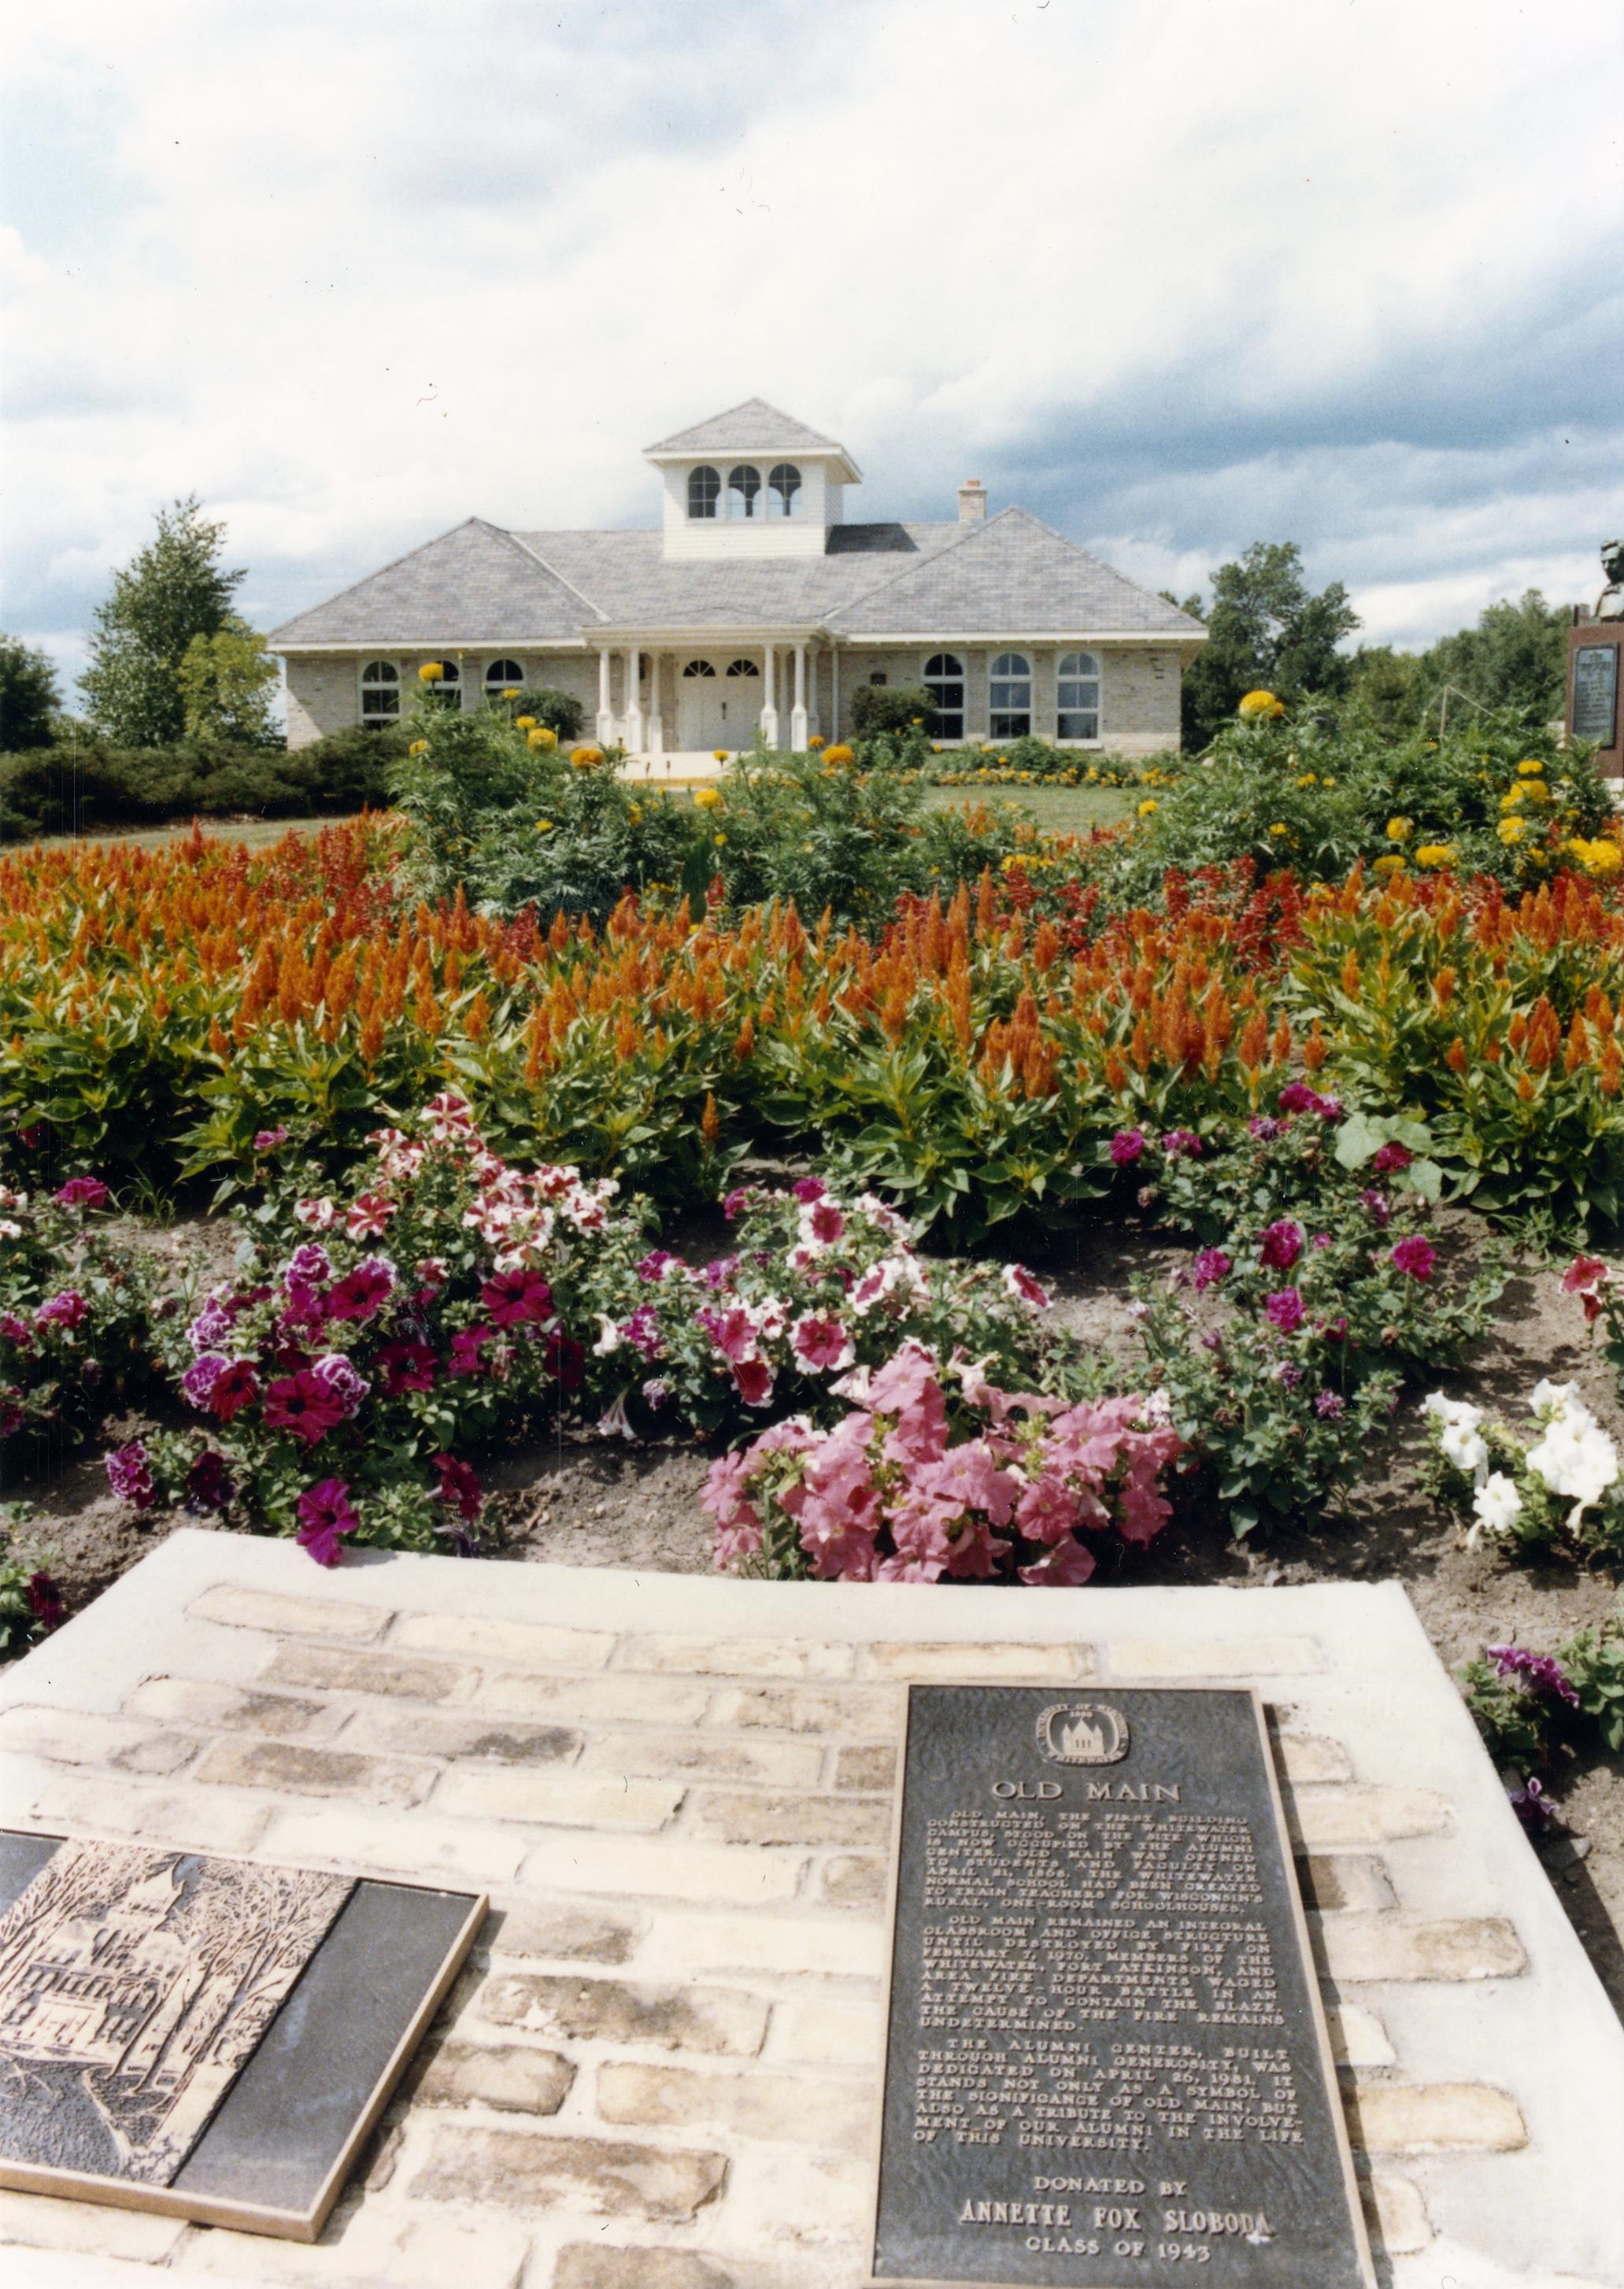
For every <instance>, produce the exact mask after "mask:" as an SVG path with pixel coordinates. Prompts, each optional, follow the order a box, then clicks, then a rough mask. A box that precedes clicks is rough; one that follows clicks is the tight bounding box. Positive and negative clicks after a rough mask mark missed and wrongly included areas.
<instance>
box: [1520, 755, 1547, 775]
mask: <svg viewBox="0 0 1624 2289" xmlns="http://www.w3.org/2000/svg"><path fill="white" fill-rule="evenodd" d="M1516 775H1517V777H1518V778H1520V779H1542V778H1544V777H1545V766H1544V764H1543V763H1536V762H1534V761H1533V759H1532V756H1525V757H1524V760H1523V761H1522V762H1520V763H1519V764H1518V765H1517V767H1516Z"/></svg>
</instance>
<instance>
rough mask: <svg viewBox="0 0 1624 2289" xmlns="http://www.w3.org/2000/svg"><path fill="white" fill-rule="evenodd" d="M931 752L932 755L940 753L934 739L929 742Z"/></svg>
mask: <svg viewBox="0 0 1624 2289" xmlns="http://www.w3.org/2000/svg"><path fill="white" fill-rule="evenodd" d="M931 753H932V754H933V755H940V753H941V749H940V747H939V746H937V745H936V743H935V741H934V740H932V742H931Z"/></svg>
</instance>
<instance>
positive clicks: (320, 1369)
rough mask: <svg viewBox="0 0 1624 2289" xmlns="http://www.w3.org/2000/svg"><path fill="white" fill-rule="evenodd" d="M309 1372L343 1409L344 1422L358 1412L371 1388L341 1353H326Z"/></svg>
mask: <svg viewBox="0 0 1624 2289" xmlns="http://www.w3.org/2000/svg"><path fill="white" fill-rule="evenodd" d="M310 1372H311V1374H312V1375H313V1376H316V1378H317V1379H318V1380H319V1381H320V1382H322V1383H324V1384H325V1385H326V1387H327V1389H328V1390H329V1391H330V1392H332V1396H333V1398H334V1400H336V1401H337V1402H338V1404H339V1405H340V1407H341V1408H343V1410H344V1415H345V1418H346V1420H348V1418H349V1417H350V1416H353V1415H355V1414H356V1413H357V1412H358V1411H359V1409H360V1406H361V1402H362V1400H364V1398H365V1397H366V1394H367V1392H369V1391H370V1390H371V1389H372V1384H370V1383H369V1382H368V1381H367V1379H366V1377H365V1376H364V1375H360V1374H357V1372H356V1369H355V1368H353V1367H352V1366H351V1365H350V1363H349V1361H348V1360H347V1359H346V1358H345V1356H344V1354H343V1352H327V1353H326V1354H325V1356H324V1358H321V1359H318V1360H316V1363H315V1365H314V1366H313V1367H312V1368H311V1369H310Z"/></svg>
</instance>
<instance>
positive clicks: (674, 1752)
mask: <svg viewBox="0 0 1624 2289" xmlns="http://www.w3.org/2000/svg"><path fill="white" fill-rule="evenodd" d="M580 1768H581V1770H582V1771H583V1772H594V1773H604V1772H607V1773H636V1774H639V1775H644V1776H648V1777H657V1776H659V1775H662V1774H667V1773H694V1774H699V1775H703V1776H705V1777H706V1778H707V1779H710V1780H727V1781H760V1782H761V1783H763V1784H764V1786H765V1787H768V1788H816V1786H817V1785H818V1781H819V1778H820V1775H821V1773H822V1770H823V1747H822V1743H820V1742H818V1741H754V1740H740V1739H739V1738H738V1737H737V1736H736V1735H730V1734H726V1733H660V1732H655V1731H653V1730H652V1729H649V1730H645V1731H640V1732H635V1733H634V1732H612V1733H594V1734H593V1735H592V1737H591V1739H590V1740H589V1741H588V1743H587V1746H586V1749H585V1751H584V1752H583V1754H582V1757H581V1761H580Z"/></svg>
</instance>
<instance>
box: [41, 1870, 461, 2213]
mask: <svg viewBox="0 0 1624 2289" xmlns="http://www.w3.org/2000/svg"><path fill="white" fill-rule="evenodd" d="M483 1912H484V1901H483V1899H476V1898H474V1897H471V1896H470V1895H469V1894H465V1893H454V1892H436V1891H428V1890H425V1889H422V1888H420V1887H418V1886H410V1885H395V1884H376V1883H371V1882H366V1881H357V1880H356V1879H355V1878H351V1877H348V1876H334V1875H324V1874H321V1873H317V1872H316V1871H314V1870H308V1869H296V1868H276V1867H262V1866H260V1865H258V1864H257V1863H254V1862H246V1861H236V1860H220V1859H215V1858H212V1857H211V1856H208V1855H205V1854H197V1853H187V1852H180V1851H176V1850H173V1849H172V1848H164V1847H162V1846H150V1845H141V1844H127V1843H125V1844H102V1843H88V1842H81V1841H65V1840H63V1839H62V1838H52V1837H35V1836H21V1835H18V1834H15V1833H12V1832H8V1831H0V2185H9V2186H15V2187H20V2188H23V2189H29V2190H33V2191H36V2192H44V2193H59V2194H77V2195H80V2196H82V2197H84V2198H86V2199H89V2200H92V2201H105V2202H116V2203H123V2204H126V2205H130V2206H132V2207H136V2208H143V2209H161V2210H164V2211H167V2212H169V2213H172V2214H176V2215H181V2216H187V2217H193V2218H197V2219H200V2220H202V2221H206V2222H214V2223H227V2224H232V2225H236V2226H238V2227H242V2228H247V2229H253V2230H259V2231H261V2232H267V2233H280V2234H285V2235H288V2236H290V2237H295V2238H299V2239H314V2238H315V2237H316V2234H317V2233H318V2232H319V2231H320V2229H321V2225H322V2221H323V2220H324V2217H325V2215H326V2213H327V2212H328V2210H329V2209H331V2207H332V2202H333V2200H334V2199H336V2197H337V2195H338V2192H339V2190H340V2187H341V2186H342V2183H343V2179H344V2175H345V2173H346V2171H347V2169H348V2165H349V2162H350V2160H351V2159H352V2158H353V2157H354V2154H355V2152H356V2149H357V2147H358V2145H359V2143H360V2141H361V2139H362V2138H363V2137H364V2135H365V2133H366V2132H367V2130H368V2129H370V2127H371V2126H372V2122H373V2121H375V2120H376V2118H377V2116H378V2114H379V2112H380V2111H381V2109H382V2106H383V2104H384V2102H385V2101H386V2100H387V2098H388V2092H389V2089H390V2088H391V2087H392V2086H393V2083H394V2082H395V2080H396V2078H397V2077H398V2075H399V2073H400V2071H401V2069H402V2068H403V2067H404V2065H405V2063H406V2061H407V2059H408V2058H409V2057H410V2055H411V2052H412V2049H413V2048H414V2047H415V2045H416V2043H417V2041H418V2039H419V2038H420V2035H421V2033H422V2031H423V2030H424V2029H425V2028H426V2027H427V2024H428V2018H429V2016H430V2015H431V2014H432V2012H433V2010H434V2008H435V2006H436V2004H437V2003H438V2001H439V1999H440V1998H441V1996H442V1995H443V1994H444V1991H445V1989H446V1987H447V1986H448V1985H449V1984H450V1981H451V1979H452V1976H454V1974H455V1972H456V1970H457V1967H458V1966H459V1965H460V1962H461V1960H462V1958H463V1956H465V1955H466V1953H467V1951H468V1947H469V1946H470V1945H471V1944H472V1941H473V1938H474V1934H475V1933H476V1930H477V1928H478V1924H479V1920H480V1918H481V1916H482V1915H483ZM380 1950H382V1951H381V1952H380Z"/></svg>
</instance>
